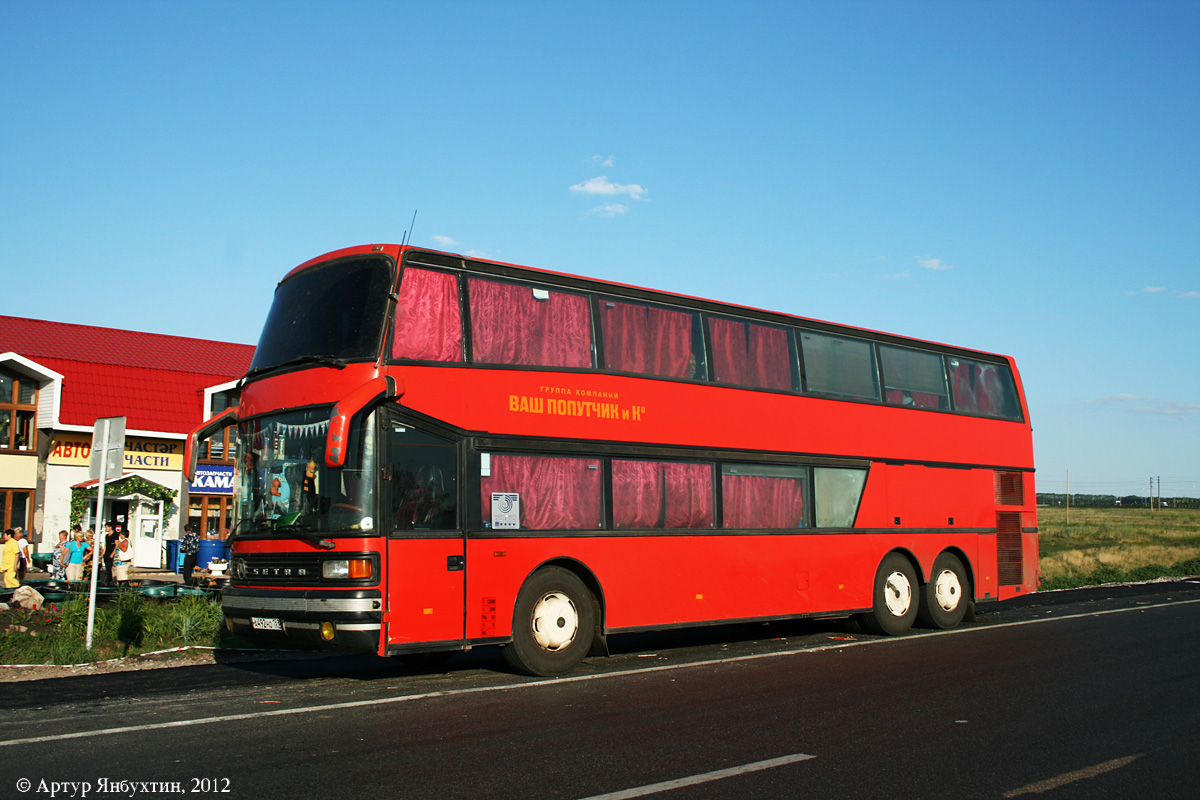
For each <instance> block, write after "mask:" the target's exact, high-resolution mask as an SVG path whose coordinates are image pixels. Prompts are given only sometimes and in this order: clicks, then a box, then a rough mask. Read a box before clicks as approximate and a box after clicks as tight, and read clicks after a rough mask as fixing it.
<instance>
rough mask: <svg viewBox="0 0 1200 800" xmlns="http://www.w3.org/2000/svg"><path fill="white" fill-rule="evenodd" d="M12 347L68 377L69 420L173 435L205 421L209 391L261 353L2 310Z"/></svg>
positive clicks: (4, 337)
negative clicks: (111, 420)
mask: <svg viewBox="0 0 1200 800" xmlns="http://www.w3.org/2000/svg"><path fill="white" fill-rule="evenodd" d="M8 351H12V352H14V353H17V354H19V355H22V356H24V357H25V358H28V359H30V360H31V361H36V362H37V363H39V364H41V365H43V366H46V367H48V368H50V369H52V370H54V371H55V372H59V373H61V374H62V375H63V392H62V404H61V408H60V411H59V421H60V422H61V423H63V424H66V425H88V426H90V425H92V424H94V423H95V421H96V419H97V418H98V417H121V416H123V417H126V422H125V426H126V428H127V429H129V430H144V431H162V432H165V433H187V432H188V431H190V430H191V429H192V428H194V427H195V426H196V425H198V424H199V423H200V422H201V421H202V420H203V416H204V414H203V407H202V406H203V400H204V392H203V390H204V389H205V388H206V387H209V386H213V385H216V384H219V383H225V382H227V381H231V380H235V379H237V378H240V377H241V376H242V375H244V374H245V373H246V370H247V369H248V368H249V367H250V360H251V358H252V357H253V356H254V347H253V346H251V345H245V344H232V343H229V342H213V341H207V340H205V339H190V338H187V337H184V336H166V335H163V334H159V333H141V332H138V331H125V330H118V329H116V328H101V327H97V326H93V325H75V324H72V323H66V322H47V321H44V320H36V319H24V318H22V317H8V316H3V315H0V353H3V352H8ZM39 425H43V422H42V421H41V420H39Z"/></svg>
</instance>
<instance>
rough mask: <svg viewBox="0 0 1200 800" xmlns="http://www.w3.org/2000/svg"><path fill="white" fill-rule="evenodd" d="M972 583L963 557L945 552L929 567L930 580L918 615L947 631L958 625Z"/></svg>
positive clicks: (925, 623) (924, 624)
mask: <svg viewBox="0 0 1200 800" xmlns="http://www.w3.org/2000/svg"><path fill="white" fill-rule="evenodd" d="M970 587H971V584H970V583H969V582H968V580H967V576H966V570H965V569H963V565H962V561H960V560H959V559H958V557H957V556H955V555H952V554H950V553H942V554H941V555H940V556H938V557H937V559H936V560H935V561H934V562H933V569H932V570H930V571H929V583H927V584H925V587H924V590H923V592H922V597H921V611H920V613H919V614H918V615H917V621H918V623H919V624H920V625H921V626H922V627H925V628H939V629H941V630H944V631H948V630H950V629H951V628H954V627H957V626H958V623H960V622H962V621H963V617H964V616H966V614H967V607H968V606H969V605H970V603H971V598H970V596H969V595H970V591H969V590H970Z"/></svg>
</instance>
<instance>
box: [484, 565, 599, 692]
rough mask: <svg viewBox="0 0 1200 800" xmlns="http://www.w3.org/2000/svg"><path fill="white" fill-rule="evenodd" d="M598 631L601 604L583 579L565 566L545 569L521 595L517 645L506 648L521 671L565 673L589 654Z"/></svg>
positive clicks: (515, 631) (547, 674)
mask: <svg viewBox="0 0 1200 800" xmlns="http://www.w3.org/2000/svg"><path fill="white" fill-rule="evenodd" d="M595 631H596V620H595V606H594V603H593V600H592V595H591V592H589V591H588V589H587V587H586V586H584V585H583V581H581V580H580V579H579V578H578V577H577V576H576V575H575V573H573V572H571V571H570V570H567V569H563V568H562V567H544V568H542V569H539V570H538V571H537V572H535V573H534V574H533V575H532V576H530V577H529V579H528V580H526V581H525V585H524V586H522V587H521V591H520V593H518V594H517V603H516V606H515V607H514V608H513V633H512V643H511V644H509V645H507V646H505V647H504V649H503V650H502V651H501V652H502V653H503V654H504V660H505V661H507V662H508V665H509V666H510V667H512V668H513V669H514V670H516V671H518V672H522V673H525V674H526V675H535V676H538V677H550V676H553V675H562V674H563V673H565V672H569V671H570V670H572V669H573V668H574V667H575V666H576V665H577V664H578V663H579V662H580V661H582V660H583V658H584V656H586V655H587V654H588V651H589V650H590V649H591V647H592V639H593V638H594V636H595Z"/></svg>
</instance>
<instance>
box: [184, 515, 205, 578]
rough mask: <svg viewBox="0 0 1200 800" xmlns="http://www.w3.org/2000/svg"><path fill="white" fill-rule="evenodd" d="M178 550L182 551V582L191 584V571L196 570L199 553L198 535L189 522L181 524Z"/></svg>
mask: <svg viewBox="0 0 1200 800" xmlns="http://www.w3.org/2000/svg"><path fill="white" fill-rule="evenodd" d="M179 552H181V553H183V582H184V583H185V584H187V585H188V586H191V585H192V584H193V582H194V579H193V576H192V573H194V572H195V571H196V560H197V558H198V557H199V555H200V537H199V536H197V535H196V529H195V526H193V525H192V523H190V522H189V523H188V524H187V525H184V526H183V539H181V540H180V542H179Z"/></svg>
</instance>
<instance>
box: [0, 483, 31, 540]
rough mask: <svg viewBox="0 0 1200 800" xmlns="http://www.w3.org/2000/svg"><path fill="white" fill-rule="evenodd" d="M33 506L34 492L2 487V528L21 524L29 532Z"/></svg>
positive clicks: (5, 528) (0, 504) (0, 517)
mask: <svg viewBox="0 0 1200 800" xmlns="http://www.w3.org/2000/svg"><path fill="white" fill-rule="evenodd" d="M32 508H33V492H30V491H24V490H21V489H0V529H3V530H8V529H9V528H15V527H17V526H18V525H20V526H21V527H22V528H24V529H25V530H26V532H28V531H29V522H30V520H29V516H30V510H31V509H32Z"/></svg>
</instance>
